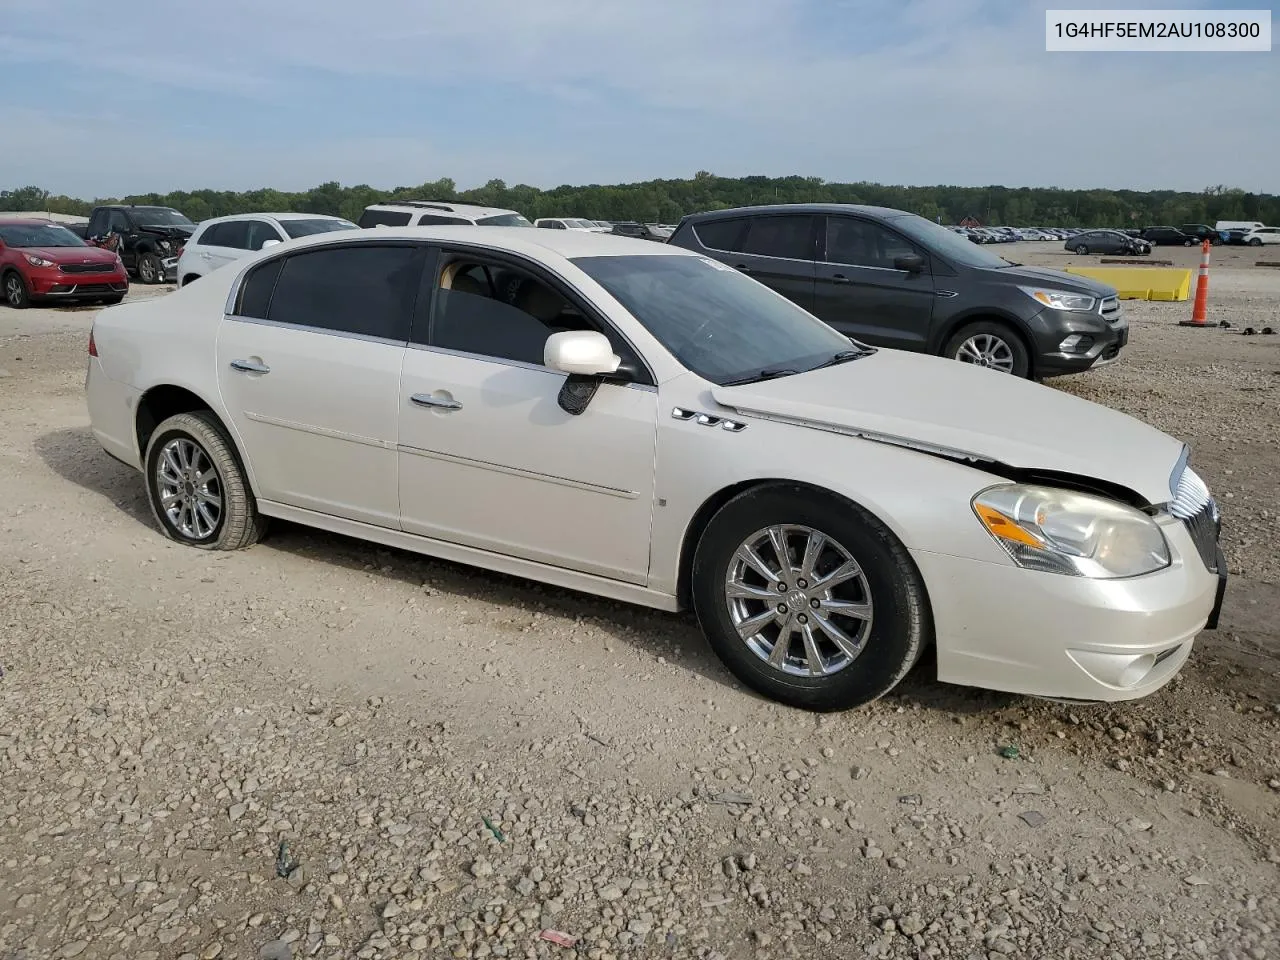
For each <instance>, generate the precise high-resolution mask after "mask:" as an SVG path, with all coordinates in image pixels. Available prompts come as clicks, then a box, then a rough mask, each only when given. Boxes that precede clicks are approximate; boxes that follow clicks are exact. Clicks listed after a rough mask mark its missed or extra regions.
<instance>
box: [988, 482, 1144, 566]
mask: <svg viewBox="0 0 1280 960" xmlns="http://www.w3.org/2000/svg"><path fill="white" fill-rule="evenodd" d="M973 511H974V513H976V514H977V515H978V519H979V520H980V521H982V525H983V526H984V527H986V528H987V532H988V533H990V534H991V536H993V537H995V539H996V542H997V543H999V544H1000V546H1002V547H1004V548H1005V550H1006V551H1008V553H1009V556H1010V557H1012V558H1013V562H1014V563H1016V564H1017V565H1018V566H1020V567H1025V568H1027V569H1028V570H1040V571H1044V572H1047V573H1063V574H1067V575H1068V576H1073V577H1090V578H1092V579H1095V580H1109V579H1115V578H1118V577H1136V576H1139V575H1141V574H1144V573H1151V572H1153V571H1155V570H1161V569H1163V568H1164V567H1167V566H1168V565H1169V544H1168V543H1167V542H1166V541H1165V538H1164V534H1163V533H1162V532H1161V531H1160V527H1159V526H1158V525H1157V524H1156V522H1155V521H1154V520H1152V519H1151V518H1150V517H1149V516H1147V515H1146V514H1145V513H1142V512H1141V511H1139V510H1135V509H1133V508H1132V507H1127V506H1125V505H1124V504H1122V503H1116V502H1115V501H1114V500H1107V499H1105V498H1103V497H1095V496H1091V495H1089V494H1086V493H1075V492H1073V491H1071V490H1059V489H1057V488H1054V487H1039V486H1031V485H1024V484H1006V485H1002V486H998V487H991V488H990V489H988V490H984V491H983V492H982V493H980V494H978V495H977V496H976V497H974V499H973Z"/></svg>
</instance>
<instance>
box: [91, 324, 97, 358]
mask: <svg viewBox="0 0 1280 960" xmlns="http://www.w3.org/2000/svg"><path fill="white" fill-rule="evenodd" d="M97 355H98V345H97V344H96V343H94V342H93V330H92V329H90V330H89V356H91V357H96V356H97Z"/></svg>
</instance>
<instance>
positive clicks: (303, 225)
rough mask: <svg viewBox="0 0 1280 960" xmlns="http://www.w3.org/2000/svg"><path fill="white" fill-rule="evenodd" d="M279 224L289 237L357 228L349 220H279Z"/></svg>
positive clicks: (357, 228)
mask: <svg viewBox="0 0 1280 960" xmlns="http://www.w3.org/2000/svg"><path fill="white" fill-rule="evenodd" d="M280 226H282V227H284V232H285V233H287V234H288V235H289V236H291V237H309V236H311V235H312V234H313V233H331V232H333V231H334V230H359V229H360V228H359V227H357V226H356V225H355V224H354V223H352V222H351V221H350V220H281V221H280Z"/></svg>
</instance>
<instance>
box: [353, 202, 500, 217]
mask: <svg viewBox="0 0 1280 960" xmlns="http://www.w3.org/2000/svg"><path fill="white" fill-rule="evenodd" d="M365 209H366V210H422V211H429V210H439V211H441V212H444V213H460V214H462V215H463V216H467V217H492V216H498V215H500V214H504V213H517V212H519V211H516V210H507V209H506V208H505V207H482V206H479V205H478V204H474V203H453V202H451V201H449V200H388V201H386V202H385V203H371V204H369V205H368V206H367V207H365Z"/></svg>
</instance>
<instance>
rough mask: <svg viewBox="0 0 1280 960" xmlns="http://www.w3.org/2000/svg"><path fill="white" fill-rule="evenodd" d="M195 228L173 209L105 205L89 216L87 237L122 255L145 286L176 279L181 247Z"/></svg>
mask: <svg viewBox="0 0 1280 960" xmlns="http://www.w3.org/2000/svg"><path fill="white" fill-rule="evenodd" d="M195 229H196V225H195V224H194V223H192V222H191V220H190V219H188V218H187V216H186V215H185V214H182V213H180V212H178V211H177V210H175V209H173V207H154V206H145V205H143V206H139V205H136V204H119V203H117V204H106V205H103V206H100V207H94V208H93V211H92V212H91V213H90V214H89V225H88V226H87V227H86V228H85V236H86V237H88V239H89V241H90V242H91V243H95V244H99V245H106V246H107V248H108V249H111V250H115V251H116V252H117V253H119V254H120V259H121V260H122V261H123V263H124V265H125V269H127V270H128V271H129V272H130V273H132V274H133V275H134V276H136V277H137V278H138V279H139V280H140V281H142V282H143V283H164V282H171V281H174V280H176V279H177V276H178V257H179V255H180V254H181V253H182V245H183V244H184V243H186V242H187V240H188V239H189V238H190V236H191V234H192V233H194V232H195Z"/></svg>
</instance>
